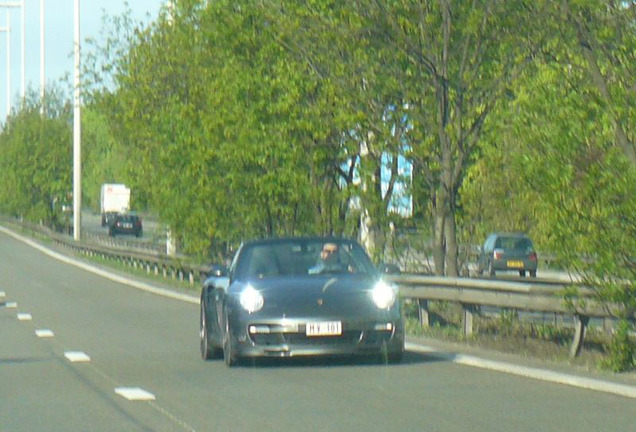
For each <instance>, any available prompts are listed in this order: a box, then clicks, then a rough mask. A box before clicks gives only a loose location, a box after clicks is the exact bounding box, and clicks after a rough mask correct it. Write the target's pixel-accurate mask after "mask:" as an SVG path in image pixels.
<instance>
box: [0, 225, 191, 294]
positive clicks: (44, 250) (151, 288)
mask: <svg viewBox="0 0 636 432" xmlns="http://www.w3.org/2000/svg"><path fill="white" fill-rule="evenodd" d="M0 231H2V232H4V233H5V234H7V235H10V236H11V237H13V238H15V239H17V240H20V241H22V242H24V243H26V244H28V245H29V246H31V247H33V248H35V249H37V250H39V251H40V252H42V253H44V254H46V255H48V256H50V257H51V258H55V259H57V260H59V261H62V262H64V263H66V264H70V265H73V266H75V267H78V268H81V269H83V270H86V271H89V272H91V273H94V274H97V275H99V276H102V277H105V278H106V279H110V280H112V281H114V282H118V283H123V284H126V285H130V286H133V287H135V288H137V289H140V290H143V291H147V292H150V293H153V294H157V295H160V296H163V297H168V298H173V299H175V300H181V301H184V302H188V303H194V304H199V298H198V297H195V296H192V295H187V294H181V293H177V292H174V291H170V290H167V289H162V288H158V287H154V286H152V285H149V284H147V283H143V282H137V281H133V280H130V279H127V278H125V277H122V276H118V275H115V274H112V273H109V272H107V271H105V270H102V269H99V268H97V267H94V266H92V265H89V264H86V263H83V262H81V261H78V260H75V259H73V258H69V257H67V256H64V255H62V254H60V253H57V252H55V251H52V250H51V249H49V248H47V247H44V246H42V245H40V244H38V243H36V242H34V241H33V240H31V239H28V238H26V237H23V236H21V235H19V234H16V233H14V232H13V231H11V230H9V229H8V228H5V227H3V226H0Z"/></svg>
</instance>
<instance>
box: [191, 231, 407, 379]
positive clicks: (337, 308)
mask: <svg viewBox="0 0 636 432" xmlns="http://www.w3.org/2000/svg"><path fill="white" fill-rule="evenodd" d="M200 340H201V355H202V357H203V358H204V359H206V360H207V359H210V358H214V357H221V356H222V357H223V358H224V359H225V363H226V364H227V365H228V366H234V365H235V364H237V363H238V362H239V361H240V360H241V359H244V358H247V357H292V356H316V355H321V356H342V355H346V356H356V355H365V356H378V358H383V359H386V360H388V361H389V362H392V363H395V362H399V361H401V359H402V356H403V353H404V321H403V318H402V312H401V306H400V301H399V299H398V297H397V288H396V287H395V286H393V285H391V284H390V283H387V282H385V281H384V280H383V279H382V274H381V273H379V272H378V270H377V269H376V268H375V266H374V265H373V263H372V262H371V260H370V259H369V257H368V255H367V254H366V252H365V251H364V249H363V248H362V247H361V246H360V245H359V244H358V243H357V242H355V241H353V240H348V239H342V238H335V237H328V238H324V237H303V238H284V239H265V240H254V241H250V242H245V243H243V244H242V245H241V246H240V248H239V249H238V250H237V252H236V254H235V256H234V259H233V261H232V264H231V266H230V268H229V271H228V272H227V274H219V273H218V272H217V273H216V274H214V275H212V276H211V277H209V278H207V279H206V280H205V281H204V283H203V289H202V291H201V311H200Z"/></svg>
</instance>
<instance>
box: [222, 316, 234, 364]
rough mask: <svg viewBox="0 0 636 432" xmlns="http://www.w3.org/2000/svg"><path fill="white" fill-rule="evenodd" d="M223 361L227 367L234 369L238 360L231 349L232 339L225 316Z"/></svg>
mask: <svg viewBox="0 0 636 432" xmlns="http://www.w3.org/2000/svg"><path fill="white" fill-rule="evenodd" d="M223 360H224V361H225V364H226V365H227V366H228V367H234V366H236V365H237V364H238V358H237V357H236V353H235V352H234V348H232V337H231V336H230V324H229V322H228V319H227V315H226V316H225V337H224V338H223Z"/></svg>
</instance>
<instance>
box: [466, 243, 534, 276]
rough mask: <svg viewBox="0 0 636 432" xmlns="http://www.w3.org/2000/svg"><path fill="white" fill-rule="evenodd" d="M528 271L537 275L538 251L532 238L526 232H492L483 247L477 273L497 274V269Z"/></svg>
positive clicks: (521, 272)
mask: <svg viewBox="0 0 636 432" xmlns="http://www.w3.org/2000/svg"><path fill="white" fill-rule="evenodd" d="M504 270H513V271H518V272H519V276H525V275H526V272H528V273H529V274H530V276H531V277H536V276H537V253H536V251H535V250H534V245H533V244H532V240H530V238H529V237H528V236H527V235H526V234H524V233H505V232H504V233H492V234H490V235H489V236H488V237H487V238H486V241H485V242H484V244H483V246H482V247H481V252H480V255H479V261H478V263H477V273H478V274H479V275H482V274H484V273H486V274H488V275H490V276H495V274H496V272H497V271H504Z"/></svg>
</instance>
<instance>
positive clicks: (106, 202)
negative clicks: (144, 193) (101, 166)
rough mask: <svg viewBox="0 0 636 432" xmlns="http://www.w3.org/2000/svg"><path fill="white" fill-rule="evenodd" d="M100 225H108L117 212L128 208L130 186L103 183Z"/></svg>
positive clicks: (122, 211)
mask: <svg viewBox="0 0 636 432" xmlns="http://www.w3.org/2000/svg"><path fill="white" fill-rule="evenodd" d="M100 202H101V211H102V226H107V225H110V222H111V221H112V219H113V217H114V216H115V215H116V214H117V213H124V212H126V211H128V210H129V209H130V188H128V187H126V185H125V184H121V183H104V184H103V185H102V193H101V200H100Z"/></svg>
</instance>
